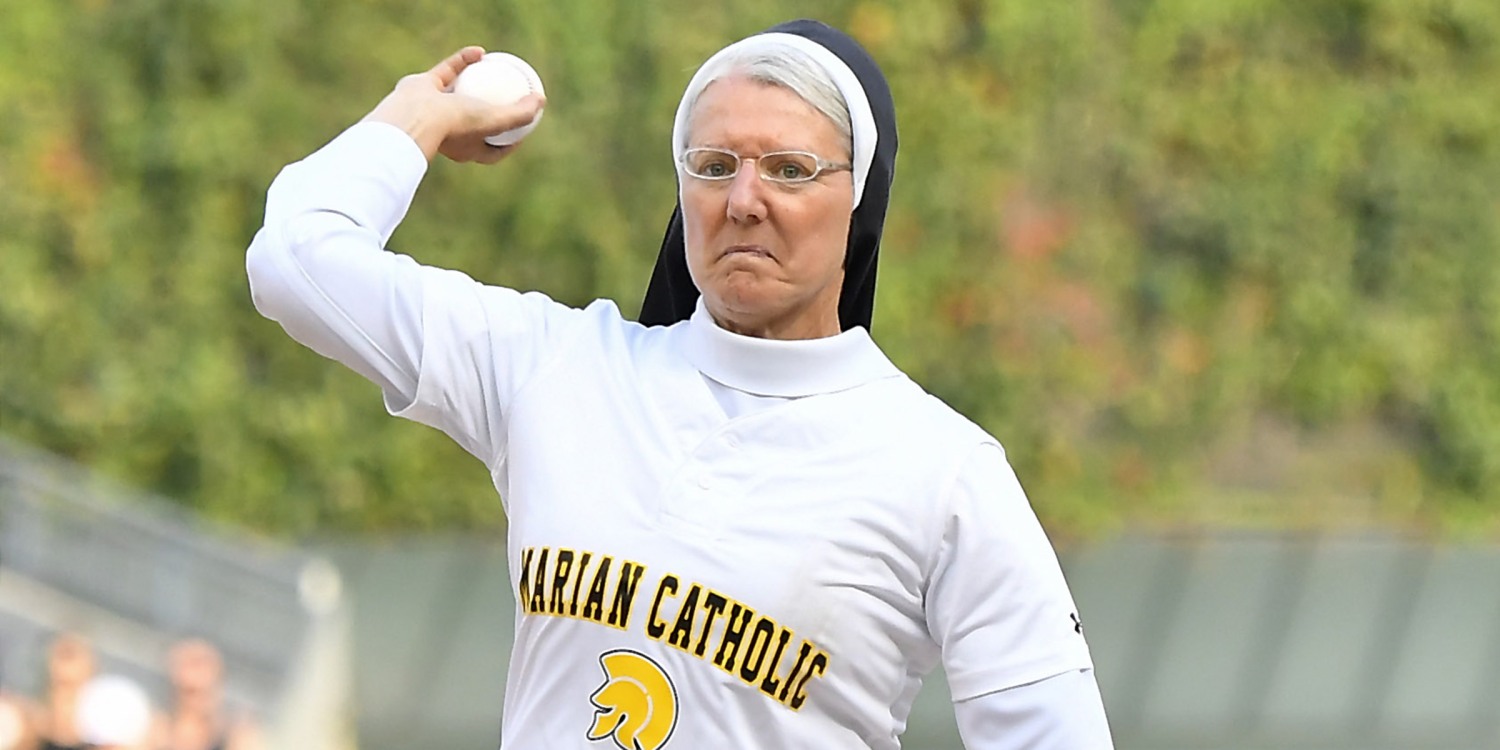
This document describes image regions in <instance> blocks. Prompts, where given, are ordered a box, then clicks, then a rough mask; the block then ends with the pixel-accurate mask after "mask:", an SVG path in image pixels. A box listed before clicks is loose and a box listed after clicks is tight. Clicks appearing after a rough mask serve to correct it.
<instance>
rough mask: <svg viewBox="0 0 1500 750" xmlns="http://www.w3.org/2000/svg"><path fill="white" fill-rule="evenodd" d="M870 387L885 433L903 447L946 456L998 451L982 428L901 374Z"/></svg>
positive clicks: (991, 437) (998, 445) (872, 399)
mask: <svg viewBox="0 0 1500 750" xmlns="http://www.w3.org/2000/svg"><path fill="white" fill-rule="evenodd" d="M872 386H873V387H872V388H871V389H869V390H870V393H869V394H867V395H868V397H869V398H870V399H871V401H872V402H878V403H880V404H881V408H880V414H881V415H882V417H883V421H885V422H886V423H887V429H889V430H891V431H893V432H894V433H895V434H896V435H897V436H899V439H900V441H901V442H903V443H907V444H917V443H920V444H922V445H928V446H932V447H934V448H939V449H941V450H942V451H943V452H944V453H950V454H951V453H954V452H959V453H964V454H967V453H970V452H972V451H973V450H974V449H975V448H977V447H979V446H981V445H992V446H994V447H995V448H1000V442H999V441H998V440H996V439H995V437H994V436H993V435H991V434H990V433H989V432H987V431H986V430H985V429H984V428H983V427H981V426H979V425H978V424H977V423H975V422H974V421H973V420H972V419H969V418H968V417H967V416H965V415H964V414H962V413H960V412H959V411H958V410H957V409H954V408H953V407H952V406H950V405H949V404H948V403H947V402H945V401H943V400H942V399H941V398H938V397H937V396H934V395H933V394H931V393H929V392H927V391H926V390H925V389H924V388H922V386H921V385H919V384H917V383H916V381H914V380H912V379H911V378H909V377H907V376H906V375H904V374H902V375H900V376H898V377H892V378H886V379H884V380H881V381H879V382H877V383H874V384H872ZM1002 450H1003V449H1002Z"/></svg>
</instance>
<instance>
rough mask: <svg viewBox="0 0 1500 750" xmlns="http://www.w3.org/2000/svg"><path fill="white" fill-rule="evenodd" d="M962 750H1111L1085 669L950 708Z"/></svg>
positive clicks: (1105, 723) (1101, 703)
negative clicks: (962, 746) (961, 741)
mask: <svg viewBox="0 0 1500 750" xmlns="http://www.w3.org/2000/svg"><path fill="white" fill-rule="evenodd" d="M953 713H954V716H955V717H956V718H957V720H958V734H959V736H960V737H961V738H963V743H964V748H965V750H1023V748H1024V750H1112V749H1113V748H1114V739H1113V738H1112V737H1110V732H1109V722H1108V720H1107V719H1106V718H1105V716H1104V701H1103V700H1102V699H1101V698H1100V697H1099V684H1098V682H1096V681H1095V680H1094V672H1093V670H1091V669H1078V670H1073V671H1070V672H1063V673H1062V674H1058V675H1053V676H1052V677H1048V678H1046V679H1044V680H1039V681H1037V682H1033V683H1029V684H1026V685H1018V686H1016V687H1013V688H1008V689H1006V690H997V691H995V692H993V693H986V694H984V695H980V696H976V697H974V698H970V699H968V700H963V701H957V702H955V703H954V704H953Z"/></svg>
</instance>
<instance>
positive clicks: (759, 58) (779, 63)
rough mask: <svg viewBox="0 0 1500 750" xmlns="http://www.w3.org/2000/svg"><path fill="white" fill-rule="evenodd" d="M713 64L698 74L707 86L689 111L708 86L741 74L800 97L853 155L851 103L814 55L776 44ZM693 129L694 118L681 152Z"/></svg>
mask: <svg viewBox="0 0 1500 750" xmlns="http://www.w3.org/2000/svg"><path fill="white" fill-rule="evenodd" d="M711 65H712V67H710V68H708V69H706V70H704V71H702V72H701V73H700V74H699V75H703V76H705V78H704V80H705V81H706V83H704V85H703V87H702V88H700V89H698V91H697V93H695V94H694V95H693V100H692V101H690V102H688V111H689V112H691V111H693V110H694V109H695V108H696V107H697V106H698V99H699V98H700V97H702V96H703V92H704V91H705V90H706V89H707V88H708V84H709V83H712V82H714V81H717V80H719V79H721V78H728V77H730V76H735V75H741V76H745V77H746V78H749V79H750V80H752V81H756V82H758V83H767V84H771V85H773V86H780V87H782V88H785V89H787V90H789V91H791V92H792V93H794V94H796V95H797V96H799V97H801V98H802V100H803V101H805V102H807V103H808V104H810V105H812V107H813V108H814V109H816V110H818V111H819V112H822V113H823V115H824V116H825V117H827V118H828V119H829V120H831V121H832V122H833V126H834V128H835V129H836V130H838V133H839V139H840V142H841V143H842V144H843V146H844V153H846V154H850V155H852V154H853V153H854V129H853V126H852V125H851V123H850V117H849V104H848V103H847V102H845V101H844V95H843V94H842V93H840V92H839V87H838V85H837V84H835V83H834V82H833V77H832V76H830V75H829V74H828V71H826V70H824V69H823V66H821V65H819V64H818V63H817V61H815V60H813V58H812V56H811V55H809V54H807V53H806V52H804V51H802V50H800V49H797V48H796V47H793V46H791V45H787V44H781V43H777V44H774V45H762V46H760V47H758V48H753V49H744V50H738V51H732V52H730V53H729V54H727V55H723V56H722V57H719V58H715V59H714V60H712V61H711ZM692 129H693V126H692V118H691V117H689V119H688V126H687V127H686V128H684V129H683V131H682V142H681V143H678V144H677V150H678V152H679V153H680V152H681V151H682V150H683V149H685V148H687V143H688V141H689V140H691V138H692Z"/></svg>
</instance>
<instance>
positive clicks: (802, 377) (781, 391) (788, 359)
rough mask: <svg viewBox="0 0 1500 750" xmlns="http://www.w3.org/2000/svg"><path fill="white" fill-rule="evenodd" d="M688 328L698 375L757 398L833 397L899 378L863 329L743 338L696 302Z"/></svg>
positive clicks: (689, 347)
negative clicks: (805, 336) (789, 337)
mask: <svg viewBox="0 0 1500 750" xmlns="http://www.w3.org/2000/svg"><path fill="white" fill-rule="evenodd" d="M687 329H688V330H687V357H688V360H689V361H690V362H692V364H693V366H694V367H696V368H698V371H699V372H702V373H703V374H704V375H706V376H707V377H709V378H712V379H713V380H715V381H717V382H718V383H720V384H722V385H725V386H728V387H730V388H734V389H735V390H740V391H744V392H746V393H751V394H754V395H757V396H780V397H784V398H797V397H800V396H812V395H816V394H819V393H834V392H836V391H844V390H848V389H850V388H854V387H857V386H861V385H864V384H865V383H868V382H870V381H873V380H880V379H882V378H890V377H896V376H899V375H900V374H901V371H900V370H898V369H896V366H895V365H894V364H891V361H890V360H889V359H887V358H886V356H885V354H884V353H882V352H881V351H880V347H878V346H876V345H875V342H874V340H872V339H871V338H870V332H869V331H867V330H865V329H864V328H863V327H861V326H855V327H853V328H850V329H849V330H847V331H844V332H843V333H840V334H838V335H837V336H829V337H827V338H821V339H807V340H801V341H777V340H774V339H761V338H755V337H752V336H741V335H740V334H737V333H733V332H730V331H726V330H724V329H723V328H720V327H719V325H718V324H717V323H715V322H714V319H713V317H711V316H710V315H709V314H708V309H707V308H705V307H704V306H703V299H702V298H701V297H700V298H699V299H698V305H697V308H696V309H694V310H693V315H692V317H691V318H690V319H689V320H688V326H687Z"/></svg>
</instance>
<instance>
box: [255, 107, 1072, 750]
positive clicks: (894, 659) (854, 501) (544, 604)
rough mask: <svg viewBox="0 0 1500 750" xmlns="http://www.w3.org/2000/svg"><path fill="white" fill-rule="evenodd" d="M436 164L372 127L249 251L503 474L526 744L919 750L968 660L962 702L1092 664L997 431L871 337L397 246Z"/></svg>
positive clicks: (335, 343) (286, 203)
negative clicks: (722, 312) (438, 264)
mask: <svg viewBox="0 0 1500 750" xmlns="http://www.w3.org/2000/svg"><path fill="white" fill-rule="evenodd" d="M425 167H426V162H425V160H423V158H422V156H421V154H420V152H419V151H418V150H417V149H416V147H415V145H414V144H412V143H411V141H410V139H409V138H407V137H406V136H405V135H404V134H403V133H401V132H400V131H398V130H396V129H394V128H391V127H389V126H385V125H381V124H378V123H368V124H363V125H358V126H356V127H354V128H351V129H350V131H348V132H347V133H345V134H344V135H343V136H341V137H340V138H338V139H336V140H335V141H334V142H333V143H332V144H330V145H329V146H327V147H325V148H324V149H323V150H321V151H320V152H318V153H317V154H315V155H313V156H312V157H309V158H308V159H307V160H304V161H303V162H300V163H298V164H296V165H292V166H291V167H288V168H287V169H286V170H285V171H283V173H282V175H281V176H279V177H278V178H277V181H276V183H275V184H274V185H273V186H272V189H271V192H270V195H269V199H268V202H267V221H266V226H265V228H264V229H263V230H262V231H261V232H260V233H259V234H258V235H257V238H256V240H255V242H254V243H253V244H252V246H251V250H250V254H249V260H248V264H249V270H250V273H251V280H252V287H253V289H254V293H255V301H256V305H257V306H258V307H259V308H260V309H261V310H262V312H264V313H265V314H267V315H268V316H269V317H272V318H275V319H276V320H278V321H280V322H281V323H282V325H283V326H284V327H285V328H286V329H287V330H288V332H290V333H291V334H292V335H293V336H294V337H296V338H298V340H300V341H302V342H303V343H306V344H308V345H309V346H311V347H313V348H314V349H316V350H318V351H320V352H321V353H323V354H325V355H327V356H330V357H334V358H336V359H338V360H340V361H342V362H344V363H346V364H348V365H349V366H351V367H353V368H354V369H356V370H358V371H359V372H361V373H363V374H365V375H366V376H367V377H370V378H371V379H372V380H374V381H375V382H376V383H378V384H380V385H381V387H382V388H383V390H384V392H385V396H386V405H387V408H388V409H390V410H391V412H392V413H394V414H398V415H400V416H403V417H406V418H409V419H413V420H416V421H419V422H423V423H425V424H429V425H431V426H433V427H436V428H438V429H440V430H442V431H444V432H446V433H447V434H448V435H450V436H452V437H453V439H455V440H456V441H458V442H459V443H460V444H461V445H463V447H464V448H465V449H466V450H468V451H469V452H470V453H472V454H473V455H475V456H476V457H478V458H479V459H480V460H482V461H483V462H484V463H485V465H486V466H488V467H489V469H490V471H491V474H492V476H493V478H494V482H495V486H496V488H497V489H498V490H499V492H500V495H501V497H502V499H503V502H504V503H505V508H506V512H507V514H508V516H509V520H510V526H509V555H510V571H511V585H512V587H513V589H514V591H515V593H516V597H517V602H518V607H517V613H516V631H515V632H516V643H515V651H514V655H513V657H512V660H511V667H510V675H509V679H508V684H507V692H506V704H505V709H504V710H505V721H504V732H503V746H504V747H507V748H557V747H563V748H568V747H577V748H593V747H597V748H615V747H618V748H625V749H626V750H658V749H661V748H666V749H667V750H671V749H673V748H678V749H683V750H686V749H690V748H691V749H696V748H727V747H733V748H793V747H809V748H812V747H816V748H895V747H898V740H897V737H898V735H899V734H900V732H901V731H902V730H903V729H904V726H905V720H906V715H907V712H908V710H909V708H910V706H911V702H912V699H913V698H914V696H915V695H916V692H917V689H918V687H919V686H920V683H921V678H922V676H923V675H924V674H926V673H927V672H928V671H929V670H930V669H931V668H932V667H933V666H934V665H935V664H937V663H938V662H939V661H940V660H941V662H942V663H943V665H944V666H945V668H946V670H947V673H948V678H949V682H950V685H951V687H952V690H953V697H954V699H955V700H956V701H963V700H965V699H970V698H974V697H976V696H982V695H985V694H989V693H994V692H995V691H1002V690H1006V689H1007V688H1012V687H1015V686H1019V685H1027V684H1030V683H1036V682H1038V681H1041V680H1044V679H1046V678H1049V677H1052V676H1054V675H1060V674H1064V673H1068V672H1074V671H1077V670H1087V669H1089V668H1090V667H1091V664H1090V659H1089V655H1088V649H1087V646H1086V644H1085V642H1084V639H1083V636H1082V632H1081V631H1082V629H1081V626H1079V625H1078V618H1077V613H1076V610H1075V609H1074V606H1073V602H1072V599H1071V596H1070V594H1069V593H1068V589H1067V585H1066V583H1065V582H1064V580H1063V577H1062V574H1061V572H1060V570H1059V567H1058V564H1057V559H1056V557H1055V555H1054V553H1053V551H1052V548H1051V546H1050V544H1049V543H1048V541H1047V539H1046V537H1045V535H1044V534H1043V532H1042V530H1041V528H1040V526H1039V524H1038V523H1037V520H1036V518H1035V516H1034V514H1033V513H1032V511H1031V508H1030V506H1029V504H1028V503H1027V500H1026V497H1025V495H1024V493H1023V492H1022V490H1021V487H1020V486H1019V484H1018V483H1017V481H1016V478H1015V476H1014V474H1013V473H1012V471H1011V469H1010V467H1009V465H1008V464H1007V462H1006V460H1005V457H1004V453H1003V451H1002V450H1001V448H1000V446H999V445H998V443H996V441H995V440H994V439H993V438H991V437H990V436H989V435H987V434H985V433H984V432H983V431H982V430H981V429H979V428H978V427H977V426H975V425H973V424H972V423H971V422H969V421H968V420H966V419H964V418H963V417H961V416H959V415H958V414H957V413H955V412H954V411H952V410H951V409H949V408H948V407H947V406H945V405H944V404H943V403H941V402H940V401H939V400H937V399H936V398H934V397H932V396H930V395H928V394H926V393H925V392H923V391H922V390H921V389H920V388H919V387H918V386H916V385H915V384H914V383H912V381H910V380H909V379H908V378H906V377H905V376H904V375H902V374H901V372H900V371H898V370H897V369H896V367H895V366H894V365H892V364H891V362H890V361H889V360H888V359H887V358H886V357H885V356H884V355H883V354H882V353H881V352H880V350H879V349H878V348H877V347H876V346H875V344H874V343H873V342H872V341H871V339H870V338H869V336H868V334H867V333H866V332H865V331H864V329H860V328H856V329H854V330H852V331H848V332H845V333H843V334H841V335H839V336H835V337H831V338H826V339H819V340H813V341H772V340H764V339H755V338H747V337H743V336H738V335H736V334H733V333H730V332H727V331H725V330H723V329H721V328H719V327H718V326H716V325H715V324H714V323H713V321H712V319H711V318H710V317H709V316H708V315H707V314H706V313H705V311H704V310H703V309H702V306H701V303H700V307H699V310H698V311H697V313H696V314H695V315H694V316H693V318H692V319H691V320H690V321H686V322H683V323H679V324H677V325H675V326H671V327H662V328H645V327H642V326H640V325H638V324H636V323H634V322H631V321H627V320H624V319H623V318H622V317H621V315H620V314H619V312H618V310H617V309H616V308H615V306H614V305H613V304H612V303H609V302H596V303H594V304H593V305H590V306H589V307H587V308H586V309H582V310H579V309H574V308H570V307H567V306H564V305H561V304H558V303H556V302H554V301H552V300H550V299H548V298H547V297H545V296H543V295H541V294H537V293H528V294H522V293H519V292H516V291H513V290H510V289H505V288H499V287H493V286H485V285H481V284H479V283H477V282H475V281H473V280H472V279H470V278H469V277H467V276H465V275H463V274H461V273H457V272H454V271H446V270H441V269H436V268H430V267H425V266H420V265H418V264H416V263H415V262H414V261H412V260H411V259H410V258H407V257H404V256H398V255H393V254H390V253H385V252H383V251H382V250H381V248H382V247H383V245H384V242H385V241H386V240H387V239H388V238H389V235H390V233H391V232H392V231H393V230H394V228H395V226H396V224H397V223H398V222H399V221H400V219H401V217H402V216H403V215H404V212H405V210H406V208H407V206H408V205H409V202H410V200H411V197H412V195H413V194H414V192H415V190H416V186H417V183H418V182H419V181H420V179H421V176H422V174H423V172H424V170H425ZM1090 682H1091V681H1090Z"/></svg>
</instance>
